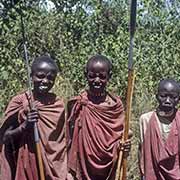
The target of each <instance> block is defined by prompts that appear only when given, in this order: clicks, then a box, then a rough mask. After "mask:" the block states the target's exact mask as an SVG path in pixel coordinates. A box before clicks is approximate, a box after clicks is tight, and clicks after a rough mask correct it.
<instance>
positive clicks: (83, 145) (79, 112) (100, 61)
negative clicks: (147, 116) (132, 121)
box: [68, 55, 131, 180]
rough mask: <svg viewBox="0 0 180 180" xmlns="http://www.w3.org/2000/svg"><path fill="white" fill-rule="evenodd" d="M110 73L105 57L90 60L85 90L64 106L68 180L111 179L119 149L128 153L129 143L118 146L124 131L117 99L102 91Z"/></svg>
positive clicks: (121, 106)
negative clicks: (66, 132) (66, 121)
mask: <svg viewBox="0 0 180 180" xmlns="http://www.w3.org/2000/svg"><path fill="white" fill-rule="evenodd" d="M111 74H112V64H111V62H110V61H109V59H108V58H107V57H105V56H102V55H95V56H93V57H91V58H90V59H89V61H88V62H87V65H86V69H85V76H86V78H87V81H88V85H89V89H88V90H85V91H84V92H82V93H81V94H80V95H79V96H77V97H74V98H73V99H72V100H70V101H69V103H68V112H69V113H68V127H69V129H68V132H69V133H68V134H69V141H68V143H69V144H68V146H69V151H68V168H69V172H70V175H71V178H72V179H78V180H106V179H114V176H115V171H116V164H117V158H118V153H119V151H120V149H123V150H124V151H125V152H129V150H130V145H131V143H130V141H129V140H128V141H127V142H125V144H122V143H120V140H121V138H122V134H123V128H124V127H123V124H124V108H123V104H122V102H121V99H120V98H119V97H118V96H114V95H112V94H110V93H108V92H107V91H106V85H107V83H108V81H109V79H110V77H111ZM69 177H70V176H69ZM71 178H70V179H71Z"/></svg>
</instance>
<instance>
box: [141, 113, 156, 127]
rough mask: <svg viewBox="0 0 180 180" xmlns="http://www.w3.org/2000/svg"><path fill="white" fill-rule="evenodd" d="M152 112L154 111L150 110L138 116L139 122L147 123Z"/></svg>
mask: <svg viewBox="0 0 180 180" xmlns="http://www.w3.org/2000/svg"><path fill="white" fill-rule="evenodd" d="M153 113H154V111H150V112H147V113H144V114H142V115H141V116H140V118H139V121H140V124H148V123H149V120H150V119H151V116H152V114H153Z"/></svg>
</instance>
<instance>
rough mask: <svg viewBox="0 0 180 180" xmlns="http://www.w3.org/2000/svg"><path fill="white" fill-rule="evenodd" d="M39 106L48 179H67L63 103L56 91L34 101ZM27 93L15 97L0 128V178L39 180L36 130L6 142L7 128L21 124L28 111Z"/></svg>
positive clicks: (40, 129) (41, 140)
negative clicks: (41, 100)
mask: <svg viewBox="0 0 180 180" xmlns="http://www.w3.org/2000/svg"><path fill="white" fill-rule="evenodd" d="M34 102H35V104H36V108H37V109H38V113H39V119H38V130H39V135H40V147H41V155H42V160H43V166H44V173H45V178H46V180H65V179H66V173H67V157H66V140H65V127H64V125H65V117H64V103H63V102H62V101H61V100H60V99H58V98H57V97H56V96H55V95H54V94H50V93H49V94H48V95H47V96H46V97H45V99H44V100H43V102H39V101H37V100H36V101H34ZM28 103H29V96H28V93H27V92H25V93H22V94H20V95H17V96H15V97H13V98H12V100H11V101H10V103H9V105H8V107H7V109H6V111H5V118H4V120H3V124H2V126H1V128H0V166H1V179H4V180H38V179H39V178H38V171H37V163H36V153H35V143H34V137H33V129H32V130H30V131H26V132H23V134H21V135H20V136H19V137H18V139H13V141H14V142H13V144H14V148H12V144H10V145H9V146H8V145H4V144H3V142H2V137H3V135H4V132H5V130H6V129H7V128H8V127H9V126H10V125H13V124H14V123H16V124H21V123H22V122H23V121H24V120H25V119H26V115H27V111H28V108H29V106H28Z"/></svg>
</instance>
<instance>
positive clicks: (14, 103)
mask: <svg viewBox="0 0 180 180" xmlns="http://www.w3.org/2000/svg"><path fill="white" fill-rule="evenodd" d="M26 95H27V92H26V91H24V92H21V93H19V94H17V95H15V96H13V97H12V98H11V99H10V101H9V103H8V105H7V108H8V107H9V106H18V105H21V104H22V102H23V100H24V99H25V98H26Z"/></svg>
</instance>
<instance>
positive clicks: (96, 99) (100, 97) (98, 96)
mask: <svg viewBox="0 0 180 180" xmlns="http://www.w3.org/2000/svg"><path fill="white" fill-rule="evenodd" d="M87 93H88V97H89V99H90V100H91V101H92V102H93V103H95V104H99V103H101V102H104V101H105V99H106V95H107V92H106V91H104V92H101V93H95V92H92V91H90V90H88V91H87Z"/></svg>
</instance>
